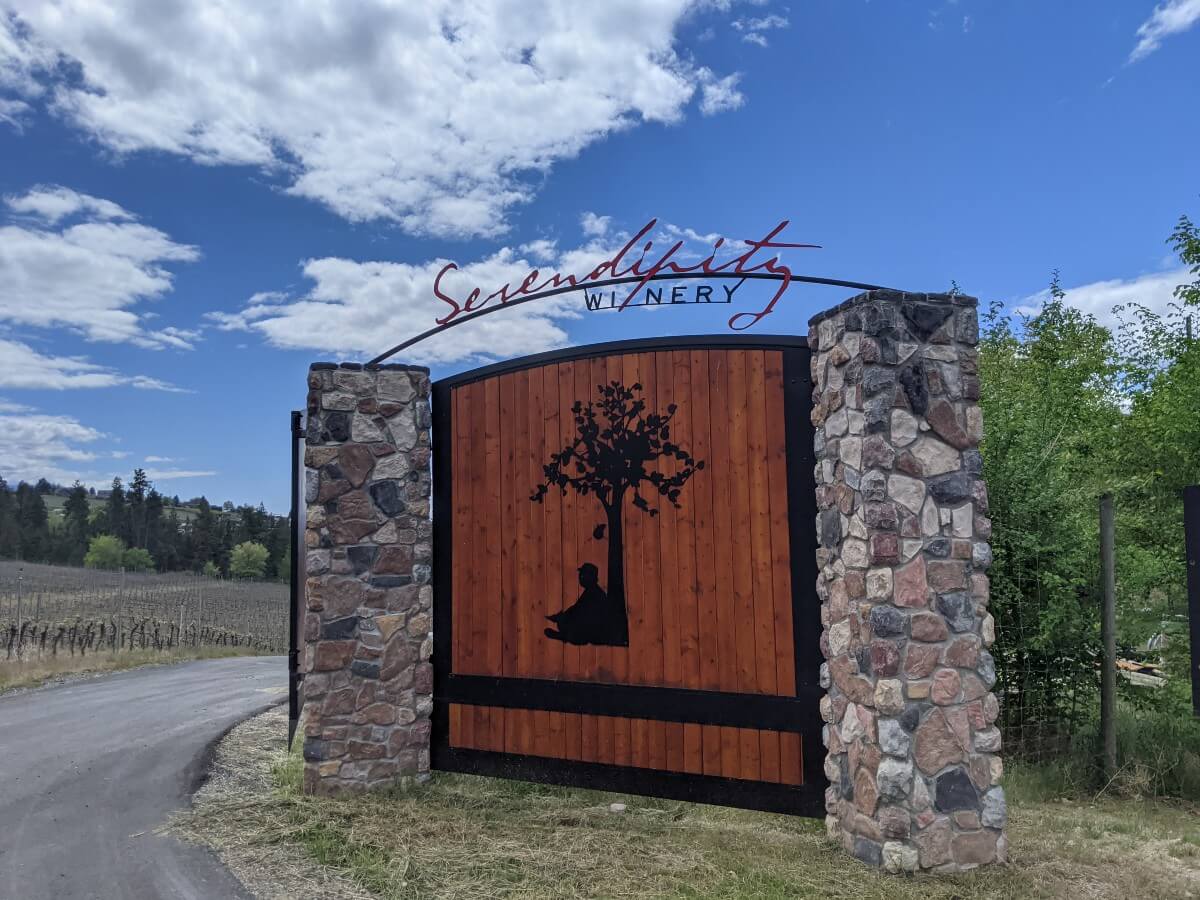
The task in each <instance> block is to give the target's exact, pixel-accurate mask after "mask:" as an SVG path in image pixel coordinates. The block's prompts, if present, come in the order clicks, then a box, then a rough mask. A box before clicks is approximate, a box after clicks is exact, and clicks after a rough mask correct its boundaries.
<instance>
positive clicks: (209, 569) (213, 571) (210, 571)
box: [200, 560, 221, 578]
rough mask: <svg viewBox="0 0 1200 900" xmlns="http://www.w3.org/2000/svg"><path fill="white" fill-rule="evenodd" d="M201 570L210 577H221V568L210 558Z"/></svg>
mask: <svg viewBox="0 0 1200 900" xmlns="http://www.w3.org/2000/svg"><path fill="white" fill-rule="evenodd" d="M200 571H201V572H202V573H203V574H204V575H206V576H208V577H209V578H220V577H221V570H220V569H218V568H217V564H216V563H215V562H213V561H212V560H209V561H208V562H206V563H205V564H204V568H203V569H201V570H200Z"/></svg>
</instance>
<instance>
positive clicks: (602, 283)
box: [367, 272, 895, 366]
mask: <svg viewBox="0 0 1200 900" xmlns="http://www.w3.org/2000/svg"><path fill="white" fill-rule="evenodd" d="M721 278H737V279H740V280H741V281H745V280H746V279H748V278H749V279H753V280H755V281H788V282H792V281H795V282H798V283H799V284H823V285H827V286H829V287H845V288H854V289H855V290H859V291H888V290H895V289H894V288H885V287H882V286H880V285H878V284H866V283H864V282H861V281H843V280H841V279H840V278H821V277H819V276H816V275H783V274H779V273H774V272H680V273H677V274H669V273H661V274H658V275H651V276H650V277H649V278H646V277H644V276H641V275H627V276H624V277H622V278H605V279H602V280H599V281H580V282H579V283H577V284H570V285H564V286H563V287H558V288H552V289H551V290H548V291H538V292H537V293H536V294H529V295H527V296H524V297H516V298H514V299H512V300H509V301H508V302H506V303H497V304H495V305H493V306H485V307H483V308H482V309H477V310H474V311H472V312H468V313H466V314H465V315H460V316H456V317H455V318H454V319H451V320H450V321H449V322H447V323H446V324H445V325H438V326H437V327H436V328H430V329H429V330H428V331H422V332H421V333H420V334H418V335H415V336H413V337H410V338H409V339H408V340H406V341H401V342H400V343H399V344H397V345H396V346H395V347H393V348H392V349H391V350H387V351H385V352H383V353H380V354H379V355H378V356H377V357H375V358H374V359H373V360H371V361H370V362H369V363H367V365H369V366H377V365H379V364H380V363H381V362H383V361H384V360H385V359H387V358H388V357H390V356H395V355H396V354H397V353H399V352H400V351H401V350H407V349H408V348H409V347H411V346H413V345H414V344H419V343H421V341H423V340H426V339H427V338H431V337H433V336H434V335H435V334H441V333H442V332H443V331H447V330H449V329H451V328H454V327H455V326H456V325H465V324H466V323H467V322H470V321H471V320H473V319H478V318H479V317H480V316H486V315H490V314H491V313H494V312H500V311H501V310H504V309H508V308H510V307H513V306H519V305H520V304H522V303H530V302H532V301H534V300H544V299H545V298H547V297H556V296H558V295H559V294H569V293H571V292H572V291H587V290H589V289H592V288H604V287H612V286H613V285H617V284H638V283H639V282H642V281H646V282H650V281H684V280H689V279H702V280H704V281H711V280H713V279H721ZM514 361H515V362H519V360H514Z"/></svg>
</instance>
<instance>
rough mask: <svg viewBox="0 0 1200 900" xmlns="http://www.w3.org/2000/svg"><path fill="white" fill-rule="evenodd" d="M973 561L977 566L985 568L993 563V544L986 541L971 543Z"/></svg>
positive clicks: (981, 568)
mask: <svg viewBox="0 0 1200 900" xmlns="http://www.w3.org/2000/svg"><path fill="white" fill-rule="evenodd" d="M971 563H972V564H973V565H974V566H975V568H977V569H980V570H983V569H987V568H990V567H991V565H992V545H991V544H989V543H987V542H986V541H976V542H975V543H973V544H972V545H971Z"/></svg>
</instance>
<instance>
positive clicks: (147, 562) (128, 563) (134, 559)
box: [121, 547, 154, 572]
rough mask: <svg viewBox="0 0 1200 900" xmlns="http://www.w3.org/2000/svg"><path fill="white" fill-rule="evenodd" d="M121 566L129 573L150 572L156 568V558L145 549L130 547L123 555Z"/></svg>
mask: <svg viewBox="0 0 1200 900" xmlns="http://www.w3.org/2000/svg"><path fill="white" fill-rule="evenodd" d="M121 565H123V566H124V567H125V569H126V571H129V572H149V571H150V570H151V569H153V568H154V557H153V556H151V555H150V551H149V550H147V549H146V548H145V547H130V548H129V549H128V550H126V551H125V552H124V553H123V554H122V556H121Z"/></svg>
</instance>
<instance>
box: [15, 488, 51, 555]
mask: <svg viewBox="0 0 1200 900" xmlns="http://www.w3.org/2000/svg"><path fill="white" fill-rule="evenodd" d="M16 501H17V527H18V528H19V529H20V548H21V549H20V551H19V555H20V558H21V559H27V560H29V561H30V562H41V561H44V560H46V559H48V558H49V555H50V519H49V516H48V515H47V513H46V502H45V501H44V500H43V499H42V495H41V494H39V493H38V492H37V490H36V489H35V488H32V487H30V486H29V485H28V484H26V483H25V482H24V481H22V482H21V483H20V484H18V485H17V496H16Z"/></svg>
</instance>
